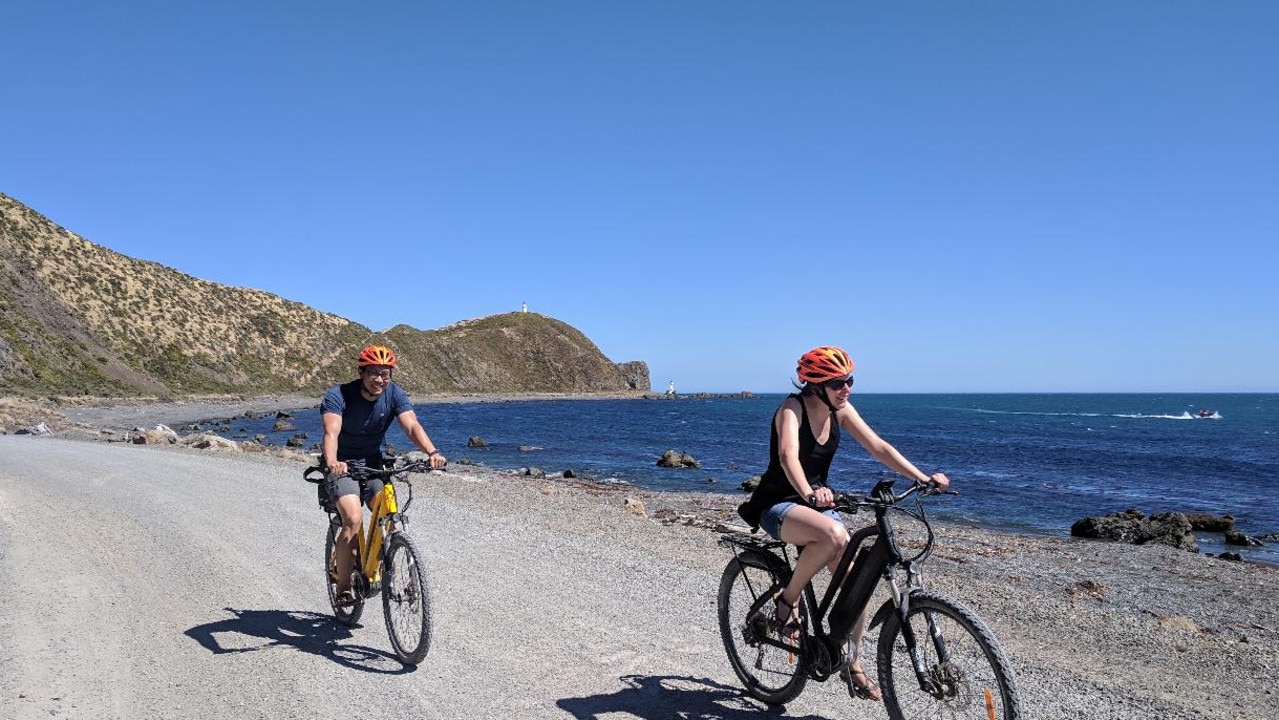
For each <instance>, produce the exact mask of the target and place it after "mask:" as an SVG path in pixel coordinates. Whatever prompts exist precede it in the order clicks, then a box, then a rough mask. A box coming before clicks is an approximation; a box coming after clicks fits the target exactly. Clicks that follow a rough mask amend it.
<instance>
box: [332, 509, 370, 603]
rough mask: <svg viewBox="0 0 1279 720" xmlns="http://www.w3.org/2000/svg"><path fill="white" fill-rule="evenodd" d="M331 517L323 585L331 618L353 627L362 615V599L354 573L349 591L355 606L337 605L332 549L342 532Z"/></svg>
mask: <svg viewBox="0 0 1279 720" xmlns="http://www.w3.org/2000/svg"><path fill="white" fill-rule="evenodd" d="M332 517H333V519H332V520H330V522H329V534H328V536H327V537H325V539H324V584H325V586H326V587H327V588H328V590H329V605H330V606H332V607H333V617H335V618H337V621H338V622H340V623H342V624H343V625H355V624H356V623H358V622H359V621H360V616H361V615H363V614H364V598H363V597H360V593H359V591H358V590H357V589H356V584H355V578H354V575H355V572H352V573H351V574H352V578H351V591H352V592H353V593H355V604H354V605H346V606H341V605H338V603H337V598H338V586H337V577H338V576H337V564H336V563H335V562H334V558H333V547H334V546H335V545H337V539H338V533H340V532H342V523H341V522H340V521H336V517H337V516H332ZM357 565H358V563H357ZM356 572H358V571H356Z"/></svg>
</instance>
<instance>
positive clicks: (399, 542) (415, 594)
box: [382, 532, 431, 665]
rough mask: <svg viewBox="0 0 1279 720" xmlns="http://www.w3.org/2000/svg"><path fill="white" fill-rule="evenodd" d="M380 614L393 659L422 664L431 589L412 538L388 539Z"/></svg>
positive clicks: (426, 648) (428, 637)
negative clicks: (389, 641)
mask: <svg viewBox="0 0 1279 720" xmlns="http://www.w3.org/2000/svg"><path fill="white" fill-rule="evenodd" d="M382 611H383V615H384V616H385V617H386V633H387V635H389V636H390V638H391V647H392V648H394V650H395V656H396V657H397V658H399V659H400V662H402V663H404V664H405V665H416V664H418V663H420V662H422V659H423V658H425V657H426V653H427V652H428V651H429V650H430V649H431V586H430V580H429V579H428V577H427V573H426V567H425V566H424V565H423V564H422V562H421V554H420V553H418V551H417V545H416V544H415V543H414V542H413V538H411V537H409V536H408V535H405V534H404V533H402V532H397V533H394V534H393V535H391V538H390V540H389V541H388V542H387V546H386V555H385V557H384V558H383V563H382Z"/></svg>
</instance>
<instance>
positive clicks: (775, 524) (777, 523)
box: [759, 502, 844, 540]
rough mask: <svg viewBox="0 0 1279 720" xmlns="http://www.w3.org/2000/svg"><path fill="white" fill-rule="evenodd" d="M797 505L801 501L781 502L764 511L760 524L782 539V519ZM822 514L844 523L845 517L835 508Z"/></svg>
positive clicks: (772, 534) (766, 530) (767, 531)
mask: <svg viewBox="0 0 1279 720" xmlns="http://www.w3.org/2000/svg"><path fill="white" fill-rule="evenodd" d="M797 507H800V505H799V503H793V502H779V503H777V504H776V505H774V506H772V507H770V508H769V509H767V510H765V511H764V514H763V515H761V516H760V518H759V526H760V527H761V528H763V529H764V532H766V533H768V534H769V535H771V536H773V537H774V538H776V539H777V540H781V539H782V521H783V520H785V519H786V513H788V512H790V511H791V508H797ZM822 514H823V515H825V516H826V517H828V518H831V519H832V520H834V521H835V522H837V523H839V524H840V525H843V524H844V519H843V518H842V517H840V515H839V513H837V512H835V511H834V510H823V511H822Z"/></svg>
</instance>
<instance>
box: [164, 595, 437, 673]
mask: <svg viewBox="0 0 1279 720" xmlns="http://www.w3.org/2000/svg"><path fill="white" fill-rule="evenodd" d="M223 609H224V610H226V611H227V612H229V613H231V615H232V617H229V618H227V619H225V620H218V621H216V622H211V623H206V624H204V625H197V626H195V627H193V628H191V629H190V630H187V631H186V635H187V636H188V637H190V638H191V639H192V640H195V641H196V642H198V643H200V644H201V645H202V646H204V648H205V649H207V650H208V651H209V652H211V653H213V654H215V655H222V654H226V653H245V652H257V651H259V650H266V649H269V648H273V647H279V646H284V647H291V648H294V649H295V650H301V651H302V652H305V653H310V654H312V655H319V656H321V657H325V658H328V659H330V660H332V661H333V662H335V663H337V664H339V665H343V666H346V667H349V668H351V669H353V670H362V671H364V672H371V673H379V674H383V675H403V674H405V673H410V672H413V670H414V668H411V667H405V666H404V665H402V664H400V661H399V660H397V659H396V658H395V656H394V655H391V654H390V653H386V652H382V651H381V650H376V649H374V648H371V647H366V646H363V645H347V644H343V643H342V642H341V641H342V640H348V639H350V637H351V631H350V630H348V629H347V628H346V627H343V626H342V625H340V624H338V623H337V622H336V621H334V619H333V617H332V616H331V615H320V614H319V613H313V612H303V611H300V610H295V611H288V610H236V609H235V608H223ZM220 635H221V636H223V637H221V638H219V636H220ZM255 639H256V640H255ZM258 640H262V641H265V642H259V641H258Z"/></svg>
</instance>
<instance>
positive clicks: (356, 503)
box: [320, 345, 447, 605]
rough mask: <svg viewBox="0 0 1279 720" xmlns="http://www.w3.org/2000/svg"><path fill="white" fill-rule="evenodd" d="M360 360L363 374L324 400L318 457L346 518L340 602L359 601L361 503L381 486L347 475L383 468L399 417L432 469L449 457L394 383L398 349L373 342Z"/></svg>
mask: <svg viewBox="0 0 1279 720" xmlns="http://www.w3.org/2000/svg"><path fill="white" fill-rule="evenodd" d="M357 362H358V367H359V377H358V378H356V379H355V380H352V381H351V382H348V383H344V384H342V385H335V386H334V387H332V388H330V389H329V391H328V392H326V393H325V394H324V400H323V402H322V403H321V404H320V416H321V419H322V420H323V422H324V439H323V440H322V441H321V442H320V456H321V461H322V462H323V463H324V467H325V472H326V475H325V487H326V489H327V491H328V494H329V502H331V503H332V504H333V506H334V507H335V508H336V509H337V512H338V515H339V516H340V517H341V518H342V532H341V533H340V534H339V535H338V538H337V542H336V544H335V546H334V553H335V554H336V558H335V564H336V566H337V567H336V569H337V592H338V596H337V604H339V605H351V604H353V603H354V602H355V594H354V593H353V592H352V591H351V568H352V565H353V564H354V562H355V557H354V553H355V548H356V545H355V543H356V535H358V534H359V532H360V527H361V525H362V523H363V520H364V510H363V509H362V508H361V507H360V505H361V503H363V504H368V503H369V502H370V501H372V499H373V497H374V496H375V495H377V493H378V492H379V491H380V490H381V489H382V488H381V483H373V482H357V481H356V480H355V479H353V478H352V477H351V476H350V474H349V472H350V466H362V467H371V468H380V467H382V465H383V461H384V458H383V456H382V445H383V443H384V442H385V440H386V431H387V430H388V429H389V428H390V427H391V422H392V421H393V420H398V421H399V422H400V427H401V428H403V429H404V434H405V435H406V436H408V438H409V439H410V440H412V441H413V444H414V445H417V446H418V448H420V449H421V450H422V452H424V453H426V454H427V457H428V459H429V462H430V464H431V467H432V468H433V469H439V468H442V467H444V465H445V464H446V462H447V460H446V459H445V457H444V456H443V455H441V454H440V453H439V451H437V450H436V449H435V443H433V442H431V438H430V437H429V436H428V435H427V434H426V430H425V429H423V428H422V425H421V424H420V423H419V422H418V420H417V414H416V413H414V412H413V405H412V404H411V403H410V402H409V396H408V393H406V392H405V391H404V389H403V388H401V387H400V386H399V385H396V384H395V383H394V382H391V375H392V374H393V372H394V370H395V366H396V359H395V352H394V351H392V350H391V349H390V348H388V347H385V346H382V345H370V346H368V347H366V348H364V349H363V350H361V351H360V355H359V359H358V361H357ZM374 485H376V487H374Z"/></svg>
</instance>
